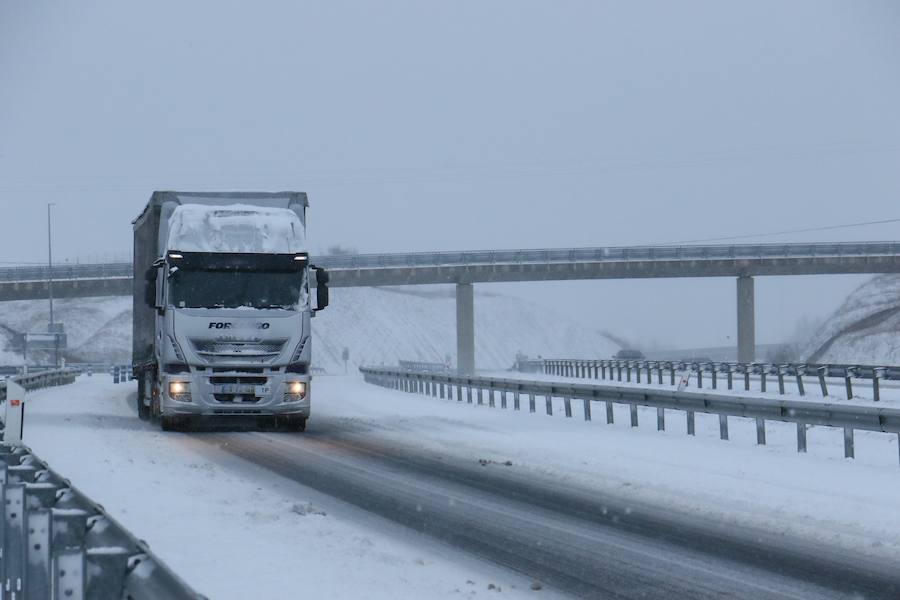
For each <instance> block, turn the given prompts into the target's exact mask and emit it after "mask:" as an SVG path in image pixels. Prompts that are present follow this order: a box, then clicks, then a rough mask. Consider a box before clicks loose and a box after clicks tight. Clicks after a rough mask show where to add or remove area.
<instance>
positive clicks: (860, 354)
mask: <svg viewBox="0 0 900 600" xmlns="http://www.w3.org/2000/svg"><path fill="white" fill-rule="evenodd" d="M803 356H804V357H805V358H806V359H807V360H808V361H809V362H823V363H824V362H831V363H859V364H891V365H895V364H900V275H880V276H878V277H874V278H873V279H872V280H870V281H868V282H866V283H864V284H863V285H861V286H860V287H859V288H857V289H856V290H855V291H854V292H853V293H851V294H850V295H849V296H848V297H847V299H846V300H845V301H844V303H843V304H842V305H841V306H840V307H839V308H838V309H837V310H836V311H835V312H834V314H832V315H831V316H830V317H829V318H828V319H827V320H826V321H825V324H824V325H823V326H822V327H821V328H820V329H819V330H818V331H817V332H816V333H815V334H814V335H813V336H812V338H811V339H810V340H809V342H808V343H807V344H806V347H805V349H804V353H803Z"/></svg>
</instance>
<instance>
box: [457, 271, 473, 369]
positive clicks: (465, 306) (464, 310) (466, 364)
mask: <svg viewBox="0 0 900 600" xmlns="http://www.w3.org/2000/svg"><path fill="white" fill-rule="evenodd" d="M456 368H457V371H459V374H460V375H471V374H472V373H474V372H475V290H474V287H473V286H472V284H471V283H458V284H456Z"/></svg>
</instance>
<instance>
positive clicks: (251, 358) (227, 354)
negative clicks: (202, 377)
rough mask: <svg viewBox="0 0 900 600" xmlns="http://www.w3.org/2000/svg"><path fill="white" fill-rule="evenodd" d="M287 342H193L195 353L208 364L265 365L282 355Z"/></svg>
mask: <svg viewBox="0 0 900 600" xmlns="http://www.w3.org/2000/svg"><path fill="white" fill-rule="evenodd" d="M286 343H287V340H266V341H263V342H260V341H257V340H253V341H229V342H217V341H213V340H191V344H193V346H194V351H195V352H196V353H197V354H199V355H200V356H201V357H203V358H204V359H206V360H207V361H208V362H210V363H213V364H216V363H218V364H222V363H251V364H252V363H257V364H265V363H269V362H272V361H274V360H275V359H276V358H278V355H279V354H281V351H282V350H283V349H284V345H285V344H286Z"/></svg>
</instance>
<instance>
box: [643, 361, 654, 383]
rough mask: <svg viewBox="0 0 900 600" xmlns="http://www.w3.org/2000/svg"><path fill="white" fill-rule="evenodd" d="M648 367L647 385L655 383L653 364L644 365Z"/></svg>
mask: <svg viewBox="0 0 900 600" xmlns="http://www.w3.org/2000/svg"><path fill="white" fill-rule="evenodd" d="M644 364H645V366H646V367H647V383H653V365H652V364H651V363H644Z"/></svg>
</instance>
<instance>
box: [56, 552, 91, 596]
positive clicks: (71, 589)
mask: <svg viewBox="0 0 900 600" xmlns="http://www.w3.org/2000/svg"><path fill="white" fill-rule="evenodd" d="M55 575H56V586H55V587H56V598H57V599H58V600H85V599H84V584H85V556H84V550H83V549H81V548H77V549H72V550H64V551H63V552H61V553H60V554H59V555H58V556H57V557H56V569H55Z"/></svg>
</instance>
